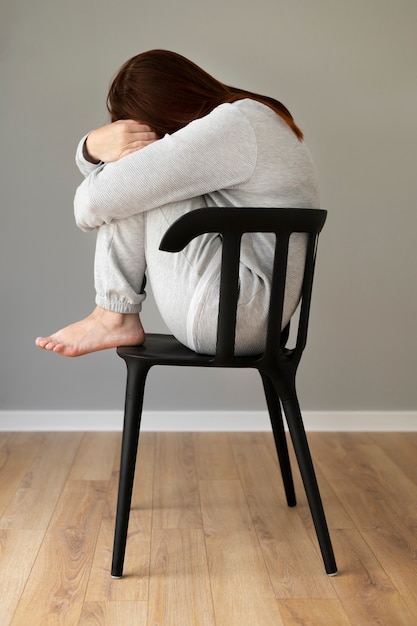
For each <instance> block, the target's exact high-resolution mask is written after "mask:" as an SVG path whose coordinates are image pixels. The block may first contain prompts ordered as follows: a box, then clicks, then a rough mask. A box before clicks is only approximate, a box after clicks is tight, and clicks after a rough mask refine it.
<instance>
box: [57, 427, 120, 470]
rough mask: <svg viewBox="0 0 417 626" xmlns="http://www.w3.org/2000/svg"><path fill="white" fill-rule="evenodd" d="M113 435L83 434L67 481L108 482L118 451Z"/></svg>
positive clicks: (116, 441)
mask: <svg viewBox="0 0 417 626" xmlns="http://www.w3.org/2000/svg"><path fill="white" fill-rule="evenodd" d="M118 439H119V438H118V437H115V433H111V432H110V433H108V432H89V433H84V435H83V438H82V441H81V445H80V448H79V450H78V454H77V456H76V458H75V460H74V463H73V465H72V468H71V473H70V475H69V477H68V480H109V479H110V477H111V473H112V469H113V465H114V459H115V456H116V454H117V453H118V451H119V441H118Z"/></svg>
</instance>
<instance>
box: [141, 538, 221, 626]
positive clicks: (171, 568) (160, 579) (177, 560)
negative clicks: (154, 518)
mask: <svg viewBox="0 0 417 626" xmlns="http://www.w3.org/2000/svg"><path fill="white" fill-rule="evenodd" d="M216 623H217V622H215V619H214V613H213V604H212V596H211V588H210V580H209V572H208V567H207V559H206V551H205V544H204V536H203V532H202V530H198V529H170V530H166V529H154V530H153V531H152V563H151V580H150V589H149V618H148V625H149V626H151V625H152V626H156V625H157V624H161V625H162V624H167V625H168V624H173V625H174V624H184V625H185V624H187V625H188V624H190V625H191V624H193V625H194V624H195V625H196V626H215V624H216ZM229 626H232V624H229Z"/></svg>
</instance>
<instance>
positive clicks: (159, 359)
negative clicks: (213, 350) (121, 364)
mask: <svg viewBox="0 0 417 626" xmlns="http://www.w3.org/2000/svg"><path fill="white" fill-rule="evenodd" d="M117 354H118V355H119V356H120V357H122V358H123V357H130V358H133V359H134V358H136V359H141V360H142V361H145V362H147V363H149V365H151V366H152V365H185V366H186V365H192V366H193V367H198V366H200V367H210V366H211V367H251V364H253V367H256V363H257V362H258V361H259V359H260V358H261V357H262V355H254V356H244V357H234V358H233V359H231V360H230V361H228V363H227V365H224V364H223V363H219V362H218V360H216V357H215V356H214V355H210V354H198V353H197V352H194V351H193V350H190V349H189V348H187V347H186V346H184V345H183V344H182V343H181V342H180V341H178V339H176V338H175V337H174V336H173V335H168V334H160V333H149V334H147V335H146V340H145V343H144V344H143V345H141V346H130V347H128V346H126V347H124V346H120V347H119V348H117Z"/></svg>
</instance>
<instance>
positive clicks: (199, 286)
mask: <svg viewBox="0 0 417 626" xmlns="http://www.w3.org/2000/svg"><path fill="white" fill-rule="evenodd" d="M203 206H205V201H204V198H202V197H199V198H194V199H191V200H188V201H186V202H178V203H172V204H167V205H165V206H163V207H161V208H158V209H153V210H151V211H147V212H144V213H138V214H136V215H133V216H132V217H128V218H125V219H122V220H115V221H113V222H112V223H110V224H108V225H104V226H101V227H100V228H99V230H98V235H97V246H96V256H95V288H96V294H97V295H96V303H97V304H98V305H99V306H101V307H103V308H105V309H108V310H111V311H117V312H120V313H138V312H140V310H141V305H142V302H143V300H144V299H145V293H143V292H142V285H143V279H144V276H145V271H146V273H147V276H148V279H149V281H150V284H151V286H152V291H153V294H154V297H155V301H156V304H157V306H158V309H159V311H160V314H161V316H162V318H163V320H164V321H165V323H166V325H167V326H168V328H169V329H170V331H171V332H172V334H173V335H174V336H175V337H176V338H177V339H178V340H179V341H181V343H183V344H184V345H186V346H188V347H189V348H191V349H192V350H195V351H197V352H200V353H205V354H212V353H213V352H214V351H215V345H216V330H217V313H218V296H219V284H220V266H221V240H220V237H219V236H218V235H215V234H211V233H210V234H207V235H202V236H200V237H197V238H196V239H194V240H193V241H192V242H190V244H189V245H188V246H187V247H186V248H185V249H184V250H183V251H181V252H178V253H170V252H163V251H161V250H159V244H160V241H161V239H162V236H163V235H164V233H165V232H166V231H167V229H168V227H169V226H170V225H171V224H172V223H173V222H174V221H175V220H176V219H177V218H178V217H180V216H181V215H183V214H184V213H186V212H188V211H192V210H194V209H198V208H202V207H203ZM267 243H268V242H267ZM292 248H293V249H292V253H291V254H292V256H293V261H292V262H290V274H289V279H290V280H289V281H287V282H289V285H288V289H287V295H286V303H285V310H284V320H283V321H284V325H285V324H286V323H287V322H288V320H289V319H290V317H291V315H292V313H293V311H294V310H295V308H296V306H297V303H298V300H299V292H300V289H299V287H300V284H301V274H300V272H299V268H300V267H301V265H303V259H302V257H303V251H304V241H303V240H299V241H298V243H297V242H296V241H295V242H294V243H293V246H292ZM272 249H273V248H272V246H269V247H268V245H267V246H266V249H265V250H264V249H262V251H261V252H262V254H260V253H259V250H258V253H257V254H256V250H255V249H253V245H252V243H251V239H250V237H249V238H248V239H247V240H246V241H245V242H244V244H243V247H242V257H241V263H240V270H239V273H240V276H239V278H240V284H239V304H238V313H237V328H236V341H235V352H236V354H253V353H257V352H260V351H261V350H262V347H263V345H264V341H265V333H266V321H267V315H268V306H269V297H270V281H269V280H268V276H267V275H266V272H265V268H262V261H261V262H259V263H257V260H258V259H263V263H264V264H265V259H267V258H268V255H271V254H272ZM245 260H246V261H247V262H246V263H245ZM257 264H258V265H259V267H257ZM266 265H267V263H266ZM145 330H146V329H145Z"/></svg>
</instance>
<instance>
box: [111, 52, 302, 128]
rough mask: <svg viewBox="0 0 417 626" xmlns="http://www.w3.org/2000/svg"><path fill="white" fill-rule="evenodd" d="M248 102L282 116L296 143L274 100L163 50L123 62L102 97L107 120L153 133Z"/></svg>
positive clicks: (289, 119)
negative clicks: (144, 126)
mask: <svg viewBox="0 0 417 626" xmlns="http://www.w3.org/2000/svg"><path fill="white" fill-rule="evenodd" d="M242 98H252V99H254V100H258V101H259V102H263V103H264V104H266V105H267V106H269V107H270V108H272V109H273V110H274V111H275V112H276V113H277V114H278V115H280V117H282V118H283V119H284V120H285V121H286V122H287V123H288V124H289V126H290V127H291V128H292V129H293V131H294V132H295V133H296V135H297V136H298V137H299V139H302V132H301V131H300V129H299V128H298V127H297V126H296V125H295V123H294V120H293V118H292V116H291V114H290V113H289V111H288V110H287V109H286V108H285V107H284V106H283V105H282V104H281V103H280V102H278V101H277V100H274V99H273V98H268V97H266V96H260V95H258V94H254V93H252V92H248V91H245V90H242V89H235V88H234V87H228V86H227V85H224V84H223V83H221V82H220V81H218V80H216V79H215V78H213V77H212V76H210V74H208V73H207V72H205V71H204V70H203V69H201V68H200V67H199V66H198V65H196V64H195V63H193V62H192V61H189V60H188V59H186V58H185V57H183V56H181V55H179V54H176V53H175V52H169V51H167V50H150V51H149V52H143V53H142V54H138V55H137V56H134V57H133V58H132V59H130V60H129V61H127V62H126V63H124V65H122V67H121V68H120V70H119V72H118V73H117V75H116V77H115V78H114V80H113V82H112V84H111V86H110V90H109V93H108V97H107V108H108V110H109V112H110V115H111V120H112V121H113V122H115V121H116V120H120V119H134V120H137V121H139V122H142V123H144V124H148V125H149V126H150V127H151V128H153V130H154V131H155V132H156V133H157V134H158V135H159V136H161V137H162V136H163V135H164V134H165V133H173V132H175V131H177V130H179V129H180V128H183V127H184V126H186V125H187V124H189V123H190V122H191V121H193V120H195V119H198V118H200V117H203V116H205V115H208V113H210V112H211V111H212V110H213V109H214V108H216V107H217V106H219V105H220V104H222V103H225V102H235V101H236V100H241V99H242Z"/></svg>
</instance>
